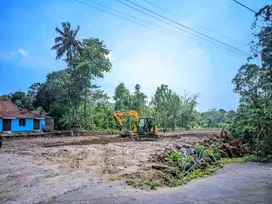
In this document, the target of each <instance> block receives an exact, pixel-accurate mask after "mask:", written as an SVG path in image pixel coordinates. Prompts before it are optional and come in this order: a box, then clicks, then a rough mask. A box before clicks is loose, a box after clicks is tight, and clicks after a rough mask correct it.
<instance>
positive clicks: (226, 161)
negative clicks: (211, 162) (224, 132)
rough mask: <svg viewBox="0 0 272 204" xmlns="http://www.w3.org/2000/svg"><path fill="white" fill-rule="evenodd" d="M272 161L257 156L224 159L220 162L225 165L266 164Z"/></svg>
mask: <svg viewBox="0 0 272 204" xmlns="http://www.w3.org/2000/svg"><path fill="white" fill-rule="evenodd" d="M269 160H270V159H269V158H268V157H267V158H264V157H256V156H249V157H238V158H222V159H220V162H221V163H223V164H231V163H242V162H265V161H269Z"/></svg>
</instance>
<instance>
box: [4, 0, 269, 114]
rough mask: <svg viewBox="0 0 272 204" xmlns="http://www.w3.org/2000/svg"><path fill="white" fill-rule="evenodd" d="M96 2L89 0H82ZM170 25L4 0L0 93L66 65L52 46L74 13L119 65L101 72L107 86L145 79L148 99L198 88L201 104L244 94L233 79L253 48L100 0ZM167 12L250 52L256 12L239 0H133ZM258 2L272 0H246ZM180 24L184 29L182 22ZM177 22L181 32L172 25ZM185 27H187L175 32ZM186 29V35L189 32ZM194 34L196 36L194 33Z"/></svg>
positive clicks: (66, 4) (71, 6) (231, 105)
mask: <svg viewBox="0 0 272 204" xmlns="http://www.w3.org/2000/svg"><path fill="white" fill-rule="evenodd" d="M81 1H84V2H86V3H88V4H89V5H93V6H94V4H93V3H91V2H90V1H89V0H81ZM93 1H95V2H99V3H100V4H104V5H107V6H108V7H110V8H112V9H115V10H118V11H122V12H124V13H128V14H130V15H133V16H136V17H137V18H140V19H142V20H145V21H148V22H150V23H152V25H158V26H161V27H163V30H161V29H160V28H159V29H155V28H154V27H152V26H151V28H150V27H146V26H142V25H139V24H136V23H133V22H130V21H127V20H124V19H122V18H119V17H116V16H112V15H110V14H108V13H105V12H102V11H100V10H97V9H95V8H93V7H89V6H87V5H84V4H81V3H79V2H77V1H75V0H40V1H37V0H3V1H1V3H2V5H1V8H0V25H1V28H2V30H1V32H0V82H1V84H0V95H2V94H8V93H12V92H15V91H18V90H21V91H27V89H28V87H29V86H30V85H31V84H32V83H34V82H43V81H44V80H45V79H46V75H47V74H48V73H49V72H52V71H57V70H61V69H64V68H65V67H66V66H65V63H64V62H63V61H62V60H55V56H56V53H55V51H54V50H51V47H52V46H53V44H54V38H55V37H56V36H57V33H56V32H55V27H61V22H64V21H69V22H70V23H71V25H72V27H73V28H76V26H77V25H79V26H80V31H79V33H78V39H84V38H90V37H93V38H99V39H100V40H103V41H104V43H105V45H106V46H107V48H108V49H109V50H111V53H110V60H111V62H112V65H113V67H112V70H111V71H110V73H107V74H105V77H104V78H103V79H98V80H96V83H97V84H98V85H100V86H101V89H103V90H104V91H105V92H106V93H107V94H109V95H110V96H113V94H114V89H115V87H116V86H117V85H118V84H119V83H120V82H124V83H125V85H126V86H127V87H128V88H129V89H130V90H131V91H132V92H133V90H134V86H135V85H136V84H137V83H138V84H140V85H141V87H142V91H143V92H145V94H146V95H148V97H149V100H150V99H151V96H152V95H153V94H154V93H155V91H156V88H157V87H158V86H160V85H161V84H167V85H168V86H169V88H171V89H172V90H173V91H174V92H176V93H178V94H180V95H183V94H184V93H185V91H187V92H189V93H191V94H196V93H198V94H199V99H198V103H199V105H198V107H197V109H198V110H200V111H206V110H208V109H211V108H218V109H219V108H224V109H226V110H231V109H236V108H237V104H238V96H237V95H236V94H234V93H233V85H232V83H231V80H232V79H233V78H234V76H235V74H236V73H237V70H238V69H239V67H240V66H241V65H243V64H244V63H246V62H247V61H246V59H247V56H246V55H240V54H237V53H235V52H233V51H229V50H226V49H224V48H222V47H219V46H218V45H214V44H212V43H210V42H207V41H203V40H199V39H195V37H194V36H192V35H189V34H186V33H184V32H183V31H181V30H180V27H179V26H177V25H175V26H176V28H173V27H171V26H169V25H168V24H165V23H163V22H162V21H161V20H160V21H158V20H156V19H154V18H151V17H149V16H146V15H145V14H142V13H140V12H138V11H135V10H133V9H131V8H129V7H127V6H125V5H123V4H121V3H120V2H118V1H116V0H93ZM132 1H133V2H136V3H137V4H140V5H142V6H144V7H145V8H148V9H151V10H152V11H155V12H157V13H159V14H161V15H163V16H165V17H167V18H170V19H172V20H174V21H176V22H179V23H181V24H183V25H186V26H188V27H190V28H192V29H195V30H197V31H199V32H201V33H204V34H206V35H209V36H211V37H213V38H216V39H218V40H220V41H223V42H225V43H228V44H230V45H232V46H234V47H236V48H238V49H241V50H243V51H245V52H247V53H249V52H250V50H249V46H248V43H249V42H250V41H251V40H252V34H251V33H252V32H251V30H250V26H251V23H252V22H253V20H254V14H253V13H251V12H250V11H248V10H246V9H245V8H243V7H241V6H239V5H238V4H236V3H234V2H233V1H232V0H220V1H218V0H205V1H200V0H190V1H188V0H148V1H149V2H151V3H153V4H156V5H158V6H160V7H161V8H163V10H161V9H159V8H157V7H154V6H152V5H151V4H148V3H147V2H146V1H145V0H132ZM241 2H242V3H245V4H246V5H247V6H249V7H250V8H252V9H254V10H258V9H260V8H261V7H263V6H264V5H266V4H269V3H271V2H270V1H269V0H259V1H256V0H247V1H245V0H241ZM178 27H179V29H178ZM169 30H173V31H174V32H175V33H173V32H171V31H169ZM176 33H180V34H176ZM184 35H186V36H187V37H186V36H184ZM188 36H189V37H188Z"/></svg>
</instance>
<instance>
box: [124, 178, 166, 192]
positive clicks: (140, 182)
mask: <svg viewBox="0 0 272 204" xmlns="http://www.w3.org/2000/svg"><path fill="white" fill-rule="evenodd" d="M126 184H128V185H130V186H133V187H135V188H144V187H146V186H149V187H150V189H156V188H157V187H161V186H162V183H161V181H160V180H154V179H148V178H135V179H128V180H126Z"/></svg>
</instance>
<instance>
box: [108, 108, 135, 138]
mask: <svg viewBox="0 0 272 204" xmlns="http://www.w3.org/2000/svg"><path fill="white" fill-rule="evenodd" d="M112 114H113V117H114V119H115V121H116V123H117V124H118V125H119V126H120V129H122V128H123V123H122V119H121V117H123V116H132V117H133V118H134V119H135V127H134V129H133V132H135V133H136V132H137V127H138V124H139V115H138V113H137V111H133V110H130V111H127V112H113V113H112Z"/></svg>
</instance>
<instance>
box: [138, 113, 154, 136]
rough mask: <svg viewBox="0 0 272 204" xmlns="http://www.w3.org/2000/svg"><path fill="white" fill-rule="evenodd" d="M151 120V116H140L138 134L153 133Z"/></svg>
mask: <svg viewBox="0 0 272 204" xmlns="http://www.w3.org/2000/svg"><path fill="white" fill-rule="evenodd" d="M153 120H154V119H153V118H144V117H141V118H140V119H139V125H138V135H149V134H154V128H153V127H154V125H153Z"/></svg>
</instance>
